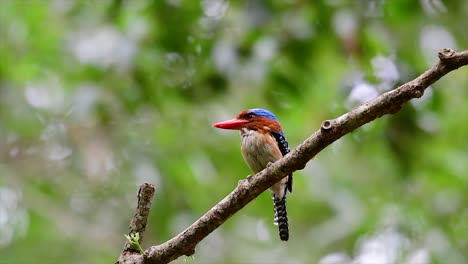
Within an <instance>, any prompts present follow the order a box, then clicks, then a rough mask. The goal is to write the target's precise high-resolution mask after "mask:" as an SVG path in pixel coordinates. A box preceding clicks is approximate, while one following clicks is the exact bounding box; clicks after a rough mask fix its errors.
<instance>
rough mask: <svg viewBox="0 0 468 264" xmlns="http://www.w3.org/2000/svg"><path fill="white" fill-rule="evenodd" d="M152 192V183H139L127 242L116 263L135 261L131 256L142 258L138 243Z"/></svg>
mask: <svg viewBox="0 0 468 264" xmlns="http://www.w3.org/2000/svg"><path fill="white" fill-rule="evenodd" d="M154 192H155V188H154V185H153V184H150V183H143V184H141V185H140V189H139V190H138V204H137V208H136V211H135V215H134V216H133V218H132V220H131V222H130V226H129V233H128V235H125V237H126V238H127V242H126V243H125V246H124V249H123V251H122V254H120V257H119V259H118V260H117V262H116V263H135V262H132V261H131V260H132V259H133V258H136V259H140V258H142V254H144V252H143V249H142V248H141V246H140V245H141V242H142V241H143V235H144V232H145V228H146V224H147V223H148V216H149V213H150V210H151V206H152V203H153V197H154Z"/></svg>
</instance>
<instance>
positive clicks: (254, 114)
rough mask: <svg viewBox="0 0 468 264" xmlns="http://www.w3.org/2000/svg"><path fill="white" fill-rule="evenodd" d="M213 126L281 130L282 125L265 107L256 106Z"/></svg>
mask: <svg viewBox="0 0 468 264" xmlns="http://www.w3.org/2000/svg"><path fill="white" fill-rule="evenodd" d="M213 127H216V128H222V129H233V130H242V129H249V130H257V131H264V132H281V125H280V124H279V122H278V119H277V118H276V116H275V115H274V114H273V113H272V112H270V111H268V110H265V109H261V108H255V109H247V110H244V111H242V112H240V113H239V114H238V115H237V117H236V118H234V119H231V120H226V121H223V122H219V123H216V124H213Z"/></svg>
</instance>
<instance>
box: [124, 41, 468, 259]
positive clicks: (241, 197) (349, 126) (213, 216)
mask: <svg viewBox="0 0 468 264" xmlns="http://www.w3.org/2000/svg"><path fill="white" fill-rule="evenodd" d="M438 55H439V59H440V61H439V62H438V63H437V64H436V65H434V66H432V67H431V68H430V69H429V70H427V71H426V72H424V73H423V74H421V75H420V76H419V77H417V78H416V79H414V80H412V81H410V82H408V83H405V84H403V85H401V86H400V87H398V88H396V89H394V90H391V91H389V92H386V93H384V94H382V95H380V96H379V97H377V98H375V99H374V100H372V101H370V102H368V103H366V104H363V105H361V106H359V107H357V108H355V109H353V110H351V111H350V112H348V113H346V114H344V115H342V116H340V117H338V118H335V119H330V120H326V121H324V122H323V123H322V125H321V128H320V129H319V130H317V131H315V132H314V134H312V136H310V137H309V138H308V139H306V140H305V141H304V142H303V143H302V144H300V145H299V146H298V147H297V148H296V149H294V150H293V151H291V152H290V153H289V154H288V155H286V156H285V157H283V158H282V159H280V160H278V161H277V162H275V163H273V164H272V165H271V166H268V167H267V168H266V169H264V170H263V171H261V172H259V173H257V174H256V175H253V176H251V177H250V178H249V180H248V181H247V180H242V181H240V182H239V185H238V186H237V188H235V189H234V191H232V192H231V193H230V194H229V195H228V196H226V197H225V198H224V199H223V200H222V201H220V202H219V203H218V204H217V205H215V206H214V207H213V208H211V209H210V210H209V211H208V212H207V213H206V214H205V215H203V216H202V217H200V218H199V219H198V220H197V221H196V222H195V223H193V224H192V225H191V226H189V227H188V228H187V229H185V230H184V231H183V232H182V233H180V234H178V235H177V236H175V237H174V238H172V239H170V240H169V241H167V242H165V243H163V244H161V245H158V246H152V247H150V248H148V249H147V250H146V251H145V257H143V256H142V255H140V254H138V256H137V257H135V258H126V259H124V258H123V259H122V260H123V261H122V262H120V263H132V264H142V263H158V264H160V263H168V262H170V261H172V260H174V259H176V258H178V257H180V256H182V255H186V256H191V255H192V254H194V252H195V246H196V245H197V244H198V243H199V242H200V241H201V240H203V239H204V238H205V237H206V236H208V234H210V233H211V232H213V231H214V230H216V228H218V227H219V226H220V225H221V224H223V223H224V222H225V221H226V220H227V219H228V218H229V217H231V216H232V215H233V214H235V213H236V212H238V211H239V210H240V209H241V208H243V207H244V206H245V205H247V204H248V203H249V202H250V201H252V200H253V199H255V198H256V197H257V196H258V195H260V194H261V193H262V192H263V191H265V190H266V189H268V188H269V187H270V186H272V185H273V184H275V183H276V182H278V181H279V180H280V179H281V178H283V177H285V175H289V174H291V173H292V172H294V171H296V170H300V169H302V168H304V167H305V165H306V164H307V162H309V160H310V159H312V158H313V157H314V156H315V155H317V154H318V153H319V152H320V151H322V150H323V149H324V148H326V147H327V146H329V145H330V144H331V143H333V142H335V141H336V140H338V139H339V138H341V137H343V136H344V135H346V134H348V133H350V132H351V131H353V130H355V129H357V128H359V127H361V126H363V125H364V124H367V123H369V122H371V121H373V120H375V119H377V118H379V117H381V116H383V115H387V114H395V113H397V112H398V111H399V110H400V109H401V107H402V105H403V104H404V103H406V102H408V101H410V100H411V99H414V98H419V97H421V96H422V95H423V93H424V90H425V89H426V88H427V87H428V86H429V85H431V84H433V83H434V82H436V81H437V80H439V79H440V78H441V77H442V76H444V75H446V74H447V73H449V72H450V71H453V70H455V69H458V68H459V67H462V66H465V65H467V64H468V51H463V52H455V51H453V50H451V49H443V50H441V51H439V54H438ZM140 234H141V232H140ZM119 260H120V258H119Z"/></svg>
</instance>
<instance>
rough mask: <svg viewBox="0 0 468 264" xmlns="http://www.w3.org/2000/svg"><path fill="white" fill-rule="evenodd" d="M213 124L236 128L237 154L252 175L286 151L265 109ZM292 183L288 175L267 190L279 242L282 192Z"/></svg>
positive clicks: (283, 232)
mask: <svg viewBox="0 0 468 264" xmlns="http://www.w3.org/2000/svg"><path fill="white" fill-rule="evenodd" d="M213 127H215V128H221V129H231V130H239V131H240V134H241V138H242V142H241V153H242V156H243V158H244V161H245V162H246V163H247V165H248V166H249V167H250V169H251V171H252V172H253V173H254V174H256V173H258V172H260V171H262V170H263V169H265V168H266V167H267V166H268V164H270V163H273V162H275V161H277V160H279V159H281V158H282V157H283V156H284V155H286V154H287V153H289V151H290V149H289V145H288V142H287V141H286V138H285V136H284V133H283V130H282V128H281V125H280V123H279V121H278V118H276V116H275V115H274V114H273V113H272V112H270V111H269V110H266V109H261V108H254V109H247V110H243V111H242V112H240V113H239V114H238V115H237V117H236V118H234V119H231V120H226V121H222V122H218V123H215V124H213ZM292 183H293V177H292V174H290V175H288V176H287V177H284V178H283V179H281V180H280V181H279V182H277V183H275V184H274V185H273V186H272V187H270V189H269V190H270V191H271V193H272V196H273V205H274V211H275V218H274V223H275V225H277V226H278V229H279V237H280V239H281V240H282V241H288V240H289V225H288V215H287V211H286V193H287V192H288V191H289V192H292Z"/></svg>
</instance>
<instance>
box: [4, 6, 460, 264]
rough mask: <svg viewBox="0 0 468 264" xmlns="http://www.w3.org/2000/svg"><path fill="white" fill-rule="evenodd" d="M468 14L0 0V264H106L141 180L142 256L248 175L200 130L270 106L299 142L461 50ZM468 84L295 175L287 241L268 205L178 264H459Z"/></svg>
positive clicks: (211, 134)
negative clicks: (152, 193) (148, 196)
mask: <svg viewBox="0 0 468 264" xmlns="http://www.w3.org/2000/svg"><path fill="white" fill-rule="evenodd" d="M467 13H468V2H467V1H461V0H460V1H455V0H453V1H443V0H428V1H424V0H421V1H405V0H393V1H385V0H374V1H371V0H369V1H366V0H360V1H345V0H328V1H326V0H322V1H300V0H290V1H229V2H228V1H221V0H203V1H188V0H185V1H184V0H155V1H140V0H134V1H129V0H102V1H86V0H51V1H36V0H24V1H19V0H3V1H2V6H1V8H0V58H1V59H0V263H37V262H43V263H112V262H113V261H115V260H116V258H117V256H118V255H119V253H120V250H121V248H122V246H123V243H124V237H123V234H124V233H126V232H127V228H128V223H129V220H130V218H131V216H132V214H133V210H134V207H135V203H136V192H137V189H138V185H139V184H140V183H142V182H151V183H154V184H156V186H157V193H156V198H155V203H154V206H153V210H152V214H151V217H150V223H149V225H148V230H147V235H146V240H145V242H144V247H146V246H149V245H153V244H157V243H161V242H164V241H166V240H167V239H169V238H171V237H172V236H174V235H175V234H177V233H178V232H180V231H182V230H183V229H185V228H186V227H187V226H188V225H189V224H190V223H192V222H193V221H194V220H195V219H197V218H198V217H199V216H201V215H202V214H203V213H204V212H205V211H207V210H208V209H209V208H211V207H212V206H213V205H214V204H215V203H217V202H218V201H219V200H220V199H222V198H223V197H224V196H225V195H226V194H227V193H229V192H230V191H231V190H232V189H233V188H234V187H235V186H236V184H237V181H238V180H239V179H241V178H244V177H245V176H247V175H248V174H249V170H248V167H247V166H246V165H245V164H244V162H243V160H242V157H241V155H240V151H239V142H240V139H239V135H238V133H235V132H231V131H220V130H216V129H214V128H212V127H211V124H212V123H214V122H217V121H220V120H224V119H227V118H232V117H233V116H234V115H236V114H237V112H239V111H241V110H243V109H245V108H253V107H262V108H267V109H270V110H272V111H273V112H275V113H276V115H277V116H278V117H279V119H280V120H281V122H282V125H283V127H284V130H285V133H286V135H287V138H288V141H289V143H290V146H291V147H295V146H296V145H298V144H299V143H300V142H301V141H302V140H304V139H305V138H306V137H308V136H309V135H310V134H311V133H312V132H313V131H314V130H316V129H317V128H319V126H320V123H321V121H322V120H324V119H329V118H334V117H337V116H339V115H341V114H343V113H345V112H346V111H348V110H350V109H352V108H353V107H354V106H357V105H359V104H360V103H363V102H366V101H367V100H370V99H372V98H374V97H375V96H377V95H378V94H380V93H383V92H385V91H387V90H389V89H392V88H394V87H397V86H398V85H399V84H402V83H404V82H406V81H408V80H411V79H413V78H414V77H416V76H417V75H418V74H420V73H421V72H423V71H424V70H426V69H427V68H428V67H429V66H430V65H432V64H433V63H434V62H436V59H437V57H436V54H437V50H438V49H439V48H444V47H449V48H454V49H459V50H463V49H466V48H467V47H468V35H467V34H466V23H464V21H466V14H467ZM467 83H468V74H467V71H466V69H465V68H462V69H460V70H458V71H457V72H453V73H450V75H449V76H447V77H445V78H443V79H442V80H440V81H439V82H437V83H436V84H435V85H434V86H433V87H431V88H430V89H429V90H428V91H427V92H426V93H425V95H424V97H422V98H421V99H418V100H415V101H413V102H411V103H410V104H408V105H406V106H405V107H404V109H403V110H402V111H401V112H400V113H398V114H397V115H395V116H391V117H384V118H381V119H379V120H377V121H376V122H373V123H371V124H368V125H366V126H364V127H362V128H361V129H359V130H357V131H355V132H353V133H351V134H349V135H347V136H345V137H344V138H342V139H340V140H339V141H338V142H336V143H334V144H333V145H332V146H330V147H329V148H327V149H326V150H324V151H323V152H321V153H320V154H319V155H318V156H317V157H316V158H315V159H314V160H312V161H311V162H310V163H309V164H308V166H307V167H306V168H305V169H304V170H302V171H299V172H297V173H295V182H294V184H295V186H294V192H293V193H292V194H291V195H290V196H289V199H288V209H289V210H288V211H289V218H290V225H291V240H290V241H289V242H287V243H284V242H281V241H279V239H278V237H277V230H276V227H275V226H273V225H272V218H273V211H272V204H271V199H270V195H269V194H267V193H265V194H263V195H261V196H260V197H259V198H258V199H256V200H255V201H254V202H252V203H251V204H249V205H248V206H247V207H246V208H245V209H243V210H241V211H240V212H239V213H238V214H236V215H235V216H233V217H232V218H231V219H229V220H228V221H227V223H226V224H225V225H223V226H222V227H221V228H219V229H218V230H217V231H215V232H214V233H213V234H211V235H210V236H209V237H208V238H207V239H205V240H204V241H202V242H201V243H200V244H199V246H198V247H197V250H196V254H195V255H194V258H184V257H182V258H180V259H178V260H176V261H175V262H176V263H233V264H234V263H320V264H338V263H355V264H378V263H389V264H392V263H407V264H425V263H466V259H467V258H468V253H467V252H468V208H467V206H466V204H468V194H467V188H468V162H467V160H468V143H467V135H468V125H467V123H465V120H467V118H468V96H467V93H468V89H466V87H467V85H466V84H467Z"/></svg>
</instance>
